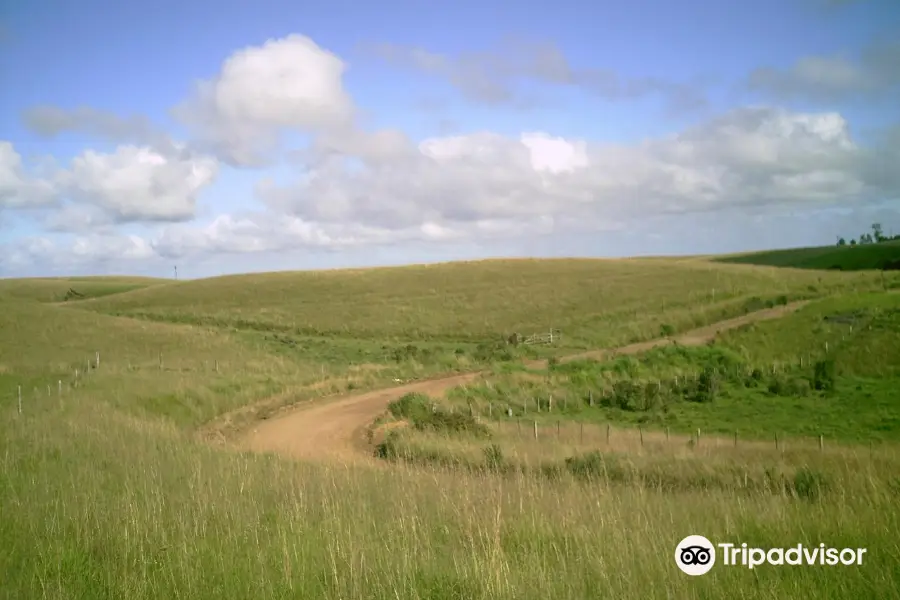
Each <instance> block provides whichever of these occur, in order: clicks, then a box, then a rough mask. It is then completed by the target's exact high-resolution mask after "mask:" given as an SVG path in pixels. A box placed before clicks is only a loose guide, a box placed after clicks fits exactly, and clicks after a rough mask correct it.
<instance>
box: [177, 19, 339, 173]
mask: <svg viewBox="0 0 900 600" xmlns="http://www.w3.org/2000/svg"><path fill="white" fill-rule="evenodd" d="M344 70H345V65H344V62H343V61H342V60H341V59H340V58H338V57H337V56H336V55H334V54H332V53H331V52H329V51H327V50H324V49H323V48H320V47H319V46H318V45H317V44H316V43H315V42H314V41H312V40H311V39H309V38H308V37H305V36H301V35H290V36H287V37H285V38H281V39H272V40H269V41H267V42H266V43H264V44H263V45H261V46H251V47H247V48H244V49H242V50H239V51H237V52H235V53H234V54H232V55H231V56H230V57H228V58H227V59H226V60H225V62H224V63H223V64H222V67H221V69H220V72H219V73H218V74H217V75H216V76H215V77H214V78H212V79H209V80H205V81H201V82H199V83H198V84H197V86H196V89H195V90H194V93H193V95H192V96H191V98H189V99H188V100H187V101H185V102H183V103H182V104H180V105H179V106H177V107H176V108H175V109H174V111H173V112H174V114H175V116H176V117H177V118H178V119H179V120H181V121H182V122H183V123H184V124H185V125H186V126H187V127H188V128H189V129H190V130H191V132H192V134H193V135H194V136H195V137H197V138H198V139H199V140H200V141H201V142H202V143H204V144H205V145H207V146H208V147H209V148H211V149H212V150H213V151H215V152H216V153H217V154H218V155H219V156H220V157H222V159H223V160H226V161H228V162H229V163H231V164H234V165H259V164H262V163H265V162H267V161H268V160H270V159H271V158H272V156H273V152H275V151H276V150H277V149H278V145H279V139H280V134H282V133H283V132H285V131H293V132H304V133H316V132H320V131H323V130H328V129H331V128H334V127H339V126H344V125H346V124H347V123H348V122H350V121H351V120H352V118H353V115H354V108H353V102H352V100H351V98H350V96H349V95H348V94H347V92H346V91H345V90H344V88H343V81H342V77H343V73H344Z"/></svg>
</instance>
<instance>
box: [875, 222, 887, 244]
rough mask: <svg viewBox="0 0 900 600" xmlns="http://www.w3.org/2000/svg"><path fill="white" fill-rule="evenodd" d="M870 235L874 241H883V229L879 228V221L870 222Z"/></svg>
mask: <svg viewBox="0 0 900 600" xmlns="http://www.w3.org/2000/svg"><path fill="white" fill-rule="evenodd" d="M872 235H874V236H875V241H876V242H878V243H881V242H883V241H885V239H887V238H885V237H884V230H883V229H882V228H881V223H872Z"/></svg>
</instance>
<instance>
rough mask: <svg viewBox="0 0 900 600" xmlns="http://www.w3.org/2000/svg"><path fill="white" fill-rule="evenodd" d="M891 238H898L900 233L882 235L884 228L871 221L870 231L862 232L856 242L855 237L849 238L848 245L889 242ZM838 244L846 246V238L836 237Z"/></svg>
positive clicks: (899, 238)
mask: <svg viewBox="0 0 900 600" xmlns="http://www.w3.org/2000/svg"><path fill="white" fill-rule="evenodd" d="M892 240H900V235H894V236H886V235H884V228H883V227H882V226H881V223H872V232H871V233H868V232H866V233H864V234H862V235H860V236H859V241H858V242H857V241H856V239H855V238H853V239H851V240H850V243H849V245H850V246H857V245H861V246H864V245H868V244H880V243H882V242H890V241H892ZM837 245H838V246H847V245H848V244H847V240H845V239H844V238H842V237H841V238H838V241H837Z"/></svg>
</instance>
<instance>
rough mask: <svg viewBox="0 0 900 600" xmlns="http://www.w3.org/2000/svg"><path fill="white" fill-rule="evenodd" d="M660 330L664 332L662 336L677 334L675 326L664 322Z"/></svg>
mask: <svg viewBox="0 0 900 600" xmlns="http://www.w3.org/2000/svg"><path fill="white" fill-rule="evenodd" d="M659 332H660V333H661V334H662V337H669V336H671V335H675V328H674V327H672V326H671V325H669V324H668V323H663V324H662V325H661V326H660V328H659Z"/></svg>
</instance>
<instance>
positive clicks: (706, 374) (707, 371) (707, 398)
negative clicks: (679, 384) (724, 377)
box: [692, 367, 720, 403]
mask: <svg viewBox="0 0 900 600" xmlns="http://www.w3.org/2000/svg"><path fill="white" fill-rule="evenodd" d="M719 387H720V380H719V374H718V373H717V372H716V370H715V369H714V368H712V367H706V368H704V369H703V371H702V372H701V373H700V377H698V378H697V389H696V390H695V392H694V395H693V398H692V400H693V401H694V402H703V403H706V402H713V401H714V400H715V399H716V397H717V396H718V394H719Z"/></svg>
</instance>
